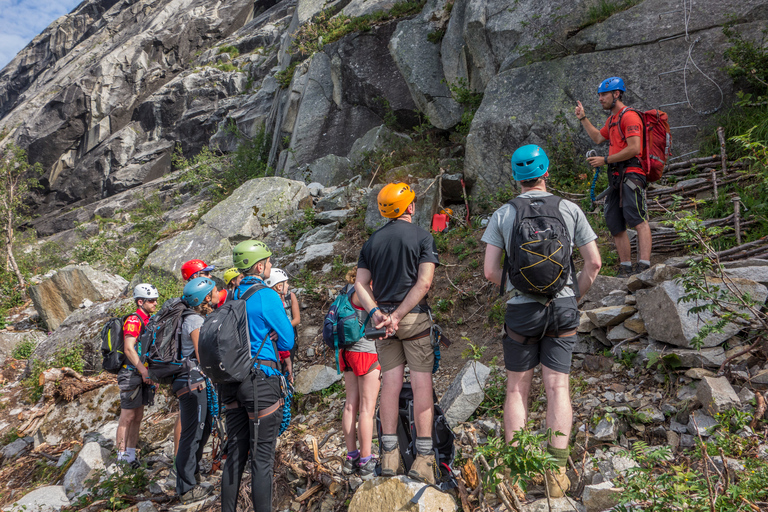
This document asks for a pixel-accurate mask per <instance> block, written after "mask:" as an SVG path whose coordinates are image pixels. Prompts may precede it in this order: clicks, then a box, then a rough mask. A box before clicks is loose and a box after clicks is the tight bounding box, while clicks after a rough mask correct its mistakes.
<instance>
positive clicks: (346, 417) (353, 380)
mask: <svg viewBox="0 0 768 512" xmlns="http://www.w3.org/2000/svg"><path fill="white" fill-rule="evenodd" d="M344 389H345V390H346V392H347V399H346V401H345V402H344V412H343V413H342V415H341V430H342V432H344V444H346V445H347V453H349V452H354V451H355V450H357V430H356V429H355V423H356V422H357V411H358V409H359V406H360V395H359V391H360V390H359V389H358V387H357V377H356V376H355V374H354V373H353V372H344ZM361 444H362V443H361ZM368 444H369V445H370V440H369V442H368Z"/></svg>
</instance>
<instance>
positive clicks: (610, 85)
mask: <svg viewBox="0 0 768 512" xmlns="http://www.w3.org/2000/svg"><path fill="white" fill-rule="evenodd" d="M609 91H621V92H627V88H626V87H624V80H622V79H621V78H619V77H618V76H612V77H611V78H606V79H605V80H603V81H602V82H600V86H599V87H598V88H597V92H598V94H599V93H601V92H609Z"/></svg>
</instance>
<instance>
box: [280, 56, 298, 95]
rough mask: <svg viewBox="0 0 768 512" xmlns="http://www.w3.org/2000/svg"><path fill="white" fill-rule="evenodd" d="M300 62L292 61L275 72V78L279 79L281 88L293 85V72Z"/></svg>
mask: <svg viewBox="0 0 768 512" xmlns="http://www.w3.org/2000/svg"><path fill="white" fill-rule="evenodd" d="M298 64H299V63H298V62H291V64H290V65H289V66H288V67H287V68H285V69H284V70H282V71H278V72H277V73H275V80H277V83H278V85H280V87H281V88H283V89H287V88H288V87H289V86H290V85H291V80H293V73H294V72H295V71H296V66H297V65H298Z"/></svg>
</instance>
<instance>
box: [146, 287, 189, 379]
mask: <svg viewBox="0 0 768 512" xmlns="http://www.w3.org/2000/svg"><path fill="white" fill-rule="evenodd" d="M195 314H197V313H195V312H194V311H193V310H192V309H191V308H189V306H187V305H186V304H185V303H184V302H183V301H182V300H181V299H180V298H178V297H177V298H175V299H170V300H167V301H165V303H164V304H163V307H162V308H160V311H158V312H157V314H155V315H154V316H153V317H152V318H150V319H149V322H147V327H146V328H145V329H144V331H143V332H142V333H141V336H140V337H139V342H140V343H141V347H142V349H144V348H145V347H146V354H147V355H146V358H145V360H146V362H147V370H148V371H149V377H150V379H152V380H153V381H155V382H158V383H160V384H171V383H172V382H173V378H174V376H176V375H178V374H179V373H181V372H182V371H185V370H189V369H190V368H191V364H190V362H189V359H186V358H182V357H181V327H182V325H183V324H184V319H185V318H186V317H188V316H189V315H195Z"/></svg>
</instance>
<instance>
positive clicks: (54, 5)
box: [0, 0, 82, 69]
mask: <svg viewBox="0 0 768 512" xmlns="http://www.w3.org/2000/svg"><path fill="white" fill-rule="evenodd" d="M81 1H82V0H0V69H2V68H4V67H5V65H6V64H8V62H10V61H11V59H12V58H13V57H15V56H16V54H17V53H19V51H20V50H21V49H22V48H24V47H25V46H27V44H28V43H29V42H30V41H31V40H32V38H34V37H35V36H36V35H38V34H39V33H40V32H42V31H43V29H45V27H47V26H48V25H50V24H51V22H52V21H53V20H55V19H56V18H58V17H59V16H62V15H64V14H67V13H68V12H69V11H71V10H72V9H74V8H75V7H76V6H77V5H78V4H80V2H81Z"/></svg>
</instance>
